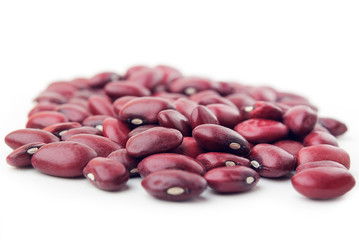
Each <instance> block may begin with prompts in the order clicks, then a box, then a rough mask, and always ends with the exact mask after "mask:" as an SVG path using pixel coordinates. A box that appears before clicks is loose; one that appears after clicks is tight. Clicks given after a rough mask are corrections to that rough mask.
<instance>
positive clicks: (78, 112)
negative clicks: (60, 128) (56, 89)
mask: <svg viewBox="0 0 359 240" xmlns="http://www.w3.org/2000/svg"><path fill="white" fill-rule="evenodd" d="M55 111H58V112H60V113H62V114H64V115H65V116H66V117H67V118H68V120H69V121H71V122H82V121H83V120H84V119H85V118H87V117H89V116H90V115H91V114H90V113H89V112H88V111H87V110H86V109H85V108H83V107H82V106H79V105H77V104H73V103H68V104H62V105H60V106H57V107H56V108H55Z"/></svg>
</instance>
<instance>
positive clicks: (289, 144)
mask: <svg viewBox="0 0 359 240" xmlns="http://www.w3.org/2000/svg"><path fill="white" fill-rule="evenodd" d="M273 145H275V146H277V147H280V148H282V149H284V150H286V151H287V152H289V153H290V154H292V155H293V156H294V158H295V159H297V155H298V152H299V151H300V149H302V148H303V147H304V146H303V144H302V143H300V142H297V141H294V140H287V139H286V140H280V141H278V142H275V143H273Z"/></svg>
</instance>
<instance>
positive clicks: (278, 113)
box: [242, 101, 283, 121]
mask: <svg viewBox="0 0 359 240" xmlns="http://www.w3.org/2000/svg"><path fill="white" fill-rule="evenodd" d="M242 113H243V116H244V117H245V118H246V119H251V118H264V119H271V120H276V121H280V120H282V116H283V111H282V109H281V108H279V107H278V106H276V105H275V104H273V103H270V102H265V101H257V102H255V103H254V104H253V105H248V106H245V107H243V108H242Z"/></svg>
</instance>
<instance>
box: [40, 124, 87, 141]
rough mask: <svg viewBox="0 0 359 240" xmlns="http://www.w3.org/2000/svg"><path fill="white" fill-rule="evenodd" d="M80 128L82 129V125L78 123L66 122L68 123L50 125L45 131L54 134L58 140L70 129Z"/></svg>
mask: <svg viewBox="0 0 359 240" xmlns="http://www.w3.org/2000/svg"><path fill="white" fill-rule="evenodd" d="M78 127H81V124H79V123H77V122H66V123H56V124H53V125H50V126H48V127H46V128H44V129H43V130H45V131H48V132H50V133H52V134H54V135H55V136H57V137H58V138H61V136H62V135H63V134H64V133H65V132H67V131H68V130H69V129H72V128H78Z"/></svg>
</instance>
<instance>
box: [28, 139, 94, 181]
mask: <svg viewBox="0 0 359 240" xmlns="http://www.w3.org/2000/svg"><path fill="white" fill-rule="evenodd" d="M96 156H97V154H96V152H95V151H94V150H93V149H91V148H90V147H88V146H86V145H84V144H82V143H76V142H56V143H49V144H46V145H44V146H42V147H41V148H40V149H39V150H37V151H36V152H35V154H34V155H33V156H32V158H31V164H32V166H33V167H34V168H36V169H37V170H39V171H40V172H43V173H45V174H48V175H52V176H57V177H79V176H82V170H83V169H84V167H85V166H86V164H87V163H88V162H89V161H90V160H91V159H92V158H94V157H96Z"/></svg>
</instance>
